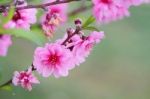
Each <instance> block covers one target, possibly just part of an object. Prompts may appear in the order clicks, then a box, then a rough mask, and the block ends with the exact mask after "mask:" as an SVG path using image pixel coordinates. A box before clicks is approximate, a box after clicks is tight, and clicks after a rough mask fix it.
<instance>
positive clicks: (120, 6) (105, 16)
mask: <svg viewBox="0 0 150 99" xmlns="http://www.w3.org/2000/svg"><path fill="white" fill-rule="evenodd" d="M92 1H93V4H94V7H93V15H94V16H95V18H96V19H97V21H98V22H100V23H108V22H111V21H116V20H119V19H122V18H124V17H125V16H129V12H128V7H127V6H126V5H124V3H123V2H122V1H120V0H92Z"/></svg>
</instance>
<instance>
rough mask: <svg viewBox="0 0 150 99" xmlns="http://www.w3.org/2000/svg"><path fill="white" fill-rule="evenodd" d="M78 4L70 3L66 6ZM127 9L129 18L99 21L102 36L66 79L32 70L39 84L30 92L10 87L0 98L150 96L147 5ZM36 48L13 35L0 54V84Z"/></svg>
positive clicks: (143, 98)
mask: <svg viewBox="0 0 150 99" xmlns="http://www.w3.org/2000/svg"><path fill="white" fill-rule="evenodd" d="M29 1H30V0H29ZM41 1H42V0H41ZM32 2H36V3H39V2H40V0H32V1H31V3H32ZM77 4H78V3H71V5H70V9H71V10H72V9H73V8H76V7H77ZM130 11H131V17H129V18H125V19H123V20H120V21H117V22H112V23H111V24H106V25H97V26H98V27H99V29H100V30H103V31H105V33H106V38H105V39H104V40H103V41H102V42H101V43H100V44H98V45H97V46H96V47H95V48H94V49H93V52H92V53H91V55H90V56H89V57H88V58H87V60H86V62H85V63H83V64H81V65H80V66H79V67H77V68H75V69H73V70H72V71H70V74H69V76H68V77H66V78H60V79H56V78H54V77H49V78H42V77H41V76H40V75H38V74H36V73H35V75H36V76H38V78H39V80H40V82H41V84H40V85H35V86H33V90H32V91H31V92H28V91H26V90H24V89H22V88H21V87H13V90H12V91H4V90H0V99H150V6H149V5H141V6H139V7H132V8H131V9H130ZM90 14H91V11H85V12H84V13H82V14H79V16H81V17H84V18H87V16H90ZM75 17H76V16H74V18H75ZM69 25H73V21H71V20H70V22H69V24H66V25H65V26H63V27H60V29H59V30H60V31H57V33H56V35H55V36H54V39H56V38H60V37H61V36H62V35H63V34H64V32H65V28H66V27H67V26H69ZM54 39H53V40H54ZM53 40H52V41H53ZM36 47H37V46H36V45H35V44H34V43H32V42H30V41H27V40H24V39H20V38H15V37H14V38H13V45H12V46H11V47H10V49H9V53H8V56H7V57H5V58H2V57H0V74H1V77H0V78H1V79H0V84H2V83H4V82H6V81H7V80H8V79H10V78H11V77H12V73H13V72H14V71H15V70H24V69H26V68H27V67H28V66H29V65H30V64H31V63H32V59H33V52H34V49H35V48H36Z"/></svg>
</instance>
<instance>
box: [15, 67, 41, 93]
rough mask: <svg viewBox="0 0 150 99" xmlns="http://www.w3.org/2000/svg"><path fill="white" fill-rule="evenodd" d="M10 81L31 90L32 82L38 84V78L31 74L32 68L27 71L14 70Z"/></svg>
mask: <svg viewBox="0 0 150 99" xmlns="http://www.w3.org/2000/svg"><path fill="white" fill-rule="evenodd" d="M12 83H13V84H14V85H15V86H21V87H23V88H25V89H27V90H29V91H31V90H32V84H39V83H40V82H39V81H38V79H37V78H36V77H35V76H34V75H33V74H32V70H31V69H29V70H28V71H21V72H18V71H15V72H14V77H13V79H12Z"/></svg>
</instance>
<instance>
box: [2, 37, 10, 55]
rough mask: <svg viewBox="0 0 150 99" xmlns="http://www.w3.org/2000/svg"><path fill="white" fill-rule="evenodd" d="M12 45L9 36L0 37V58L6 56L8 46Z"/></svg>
mask: <svg viewBox="0 0 150 99" xmlns="http://www.w3.org/2000/svg"><path fill="white" fill-rule="evenodd" d="M11 44H12V42H11V37H10V35H0V56H6V55H7V51H8V48H9V46H10V45H11Z"/></svg>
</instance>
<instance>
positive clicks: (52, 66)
mask: <svg viewBox="0 0 150 99" xmlns="http://www.w3.org/2000/svg"><path fill="white" fill-rule="evenodd" d="M70 58H72V54H71V52H70V50H68V49H66V48H65V47H64V46H63V45H60V44H57V43H53V44H46V46H45V47H43V48H42V47H38V48H36V50H35V53H34V61H33V64H34V66H35V68H36V69H37V71H38V73H39V74H41V75H42V76H43V77H49V76H50V75H54V76H55V77H56V78H58V77H61V76H67V75H68V71H69V70H70V69H71V68H72V66H73V65H72V63H71V62H70Z"/></svg>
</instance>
